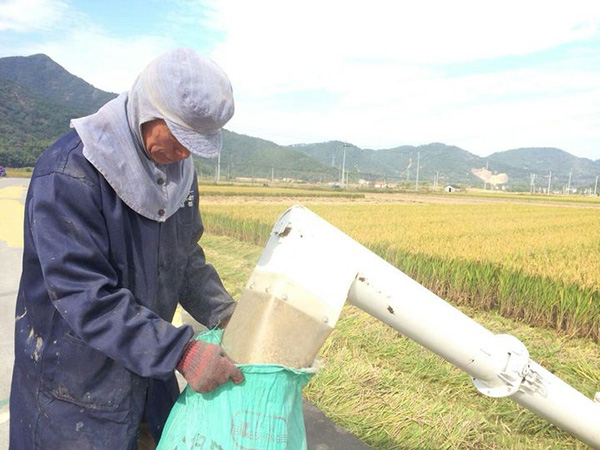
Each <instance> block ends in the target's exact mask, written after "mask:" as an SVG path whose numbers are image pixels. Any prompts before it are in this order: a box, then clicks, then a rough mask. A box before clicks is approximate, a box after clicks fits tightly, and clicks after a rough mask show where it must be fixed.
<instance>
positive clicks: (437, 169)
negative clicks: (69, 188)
mask: <svg viewBox="0 0 600 450" xmlns="http://www.w3.org/2000/svg"><path fill="white" fill-rule="evenodd" d="M114 97H116V94H113V93H110V92H105V91H102V90H99V89H96V88H95V87H93V86H92V85H91V84H89V83H87V82H86V81H84V80H82V79H81V78H79V77H76V76H75V75H72V74H70V73H69V72H67V71H66V70H65V69H64V68H63V67H61V66H60V65H59V64H57V63H55V62H54V61H52V59H50V58H49V57H47V56H46V55H33V56H28V57H22V56H15V57H8V58H0V164H4V165H9V166H27V165H33V164H34V163H35V160H36V159H37V157H38V156H39V154H40V152H41V151H43V149H44V148H45V147H46V146H47V145H48V144H49V143H51V142H52V141H53V140H54V139H56V138H57V137H58V136H60V135H62V134H63V133H65V132H66V131H68V129H69V121H70V119H72V118H74V117H81V116H84V115H87V114H91V113H93V112H95V111H96V110H97V109H98V108H99V107H100V106H102V105H103V104H104V103H106V102H107V101H109V100H111V99H112V98H114ZM344 151H345V161H344ZM343 164H344V167H345V169H346V173H347V176H348V179H349V180H350V182H355V181H357V180H358V179H366V180H370V181H377V180H382V181H383V180H387V181H388V182H395V183H401V184H405V185H408V186H412V185H413V184H414V183H415V181H416V176H417V169H418V173H419V182H420V183H423V184H431V183H432V182H433V179H434V177H436V176H437V177H438V179H439V184H440V185H442V184H464V185H471V186H482V185H483V181H482V180H480V179H479V178H477V177H475V175H473V173H472V172H471V169H473V168H477V169H481V168H485V167H487V168H488V169H489V171H490V172H492V173H493V174H494V173H495V174H497V173H506V174H507V175H508V182H507V183H506V186H507V187H508V188H510V189H523V190H528V189H529V183H530V174H531V173H535V174H536V186H547V181H548V178H544V177H545V176H547V175H548V174H549V172H550V171H552V186H553V188H554V189H561V188H562V187H564V186H565V185H566V184H567V183H568V179H569V174H571V186H572V187H584V186H588V187H589V186H593V183H594V181H595V177H596V176H597V175H598V174H599V173H600V160H599V161H592V160H589V159H585V158H577V157H575V156H573V155H571V154H569V153H567V152H565V151H563V150H560V149H555V148H521V149H515V150H508V151H504V152H497V153H494V154H492V155H490V156H488V157H486V158H482V157H479V156H476V155H474V154H472V153H469V152H467V151H466V150H463V149H461V148H458V147H455V146H451V145H446V144H442V143H432V144H427V145H421V146H399V147H394V148H390V149H383V150H371V149H361V148H359V147H357V146H355V145H352V144H345V143H343V142H341V141H330V142H323V143H315V144H297V145H292V146H280V145H277V144H276V143H274V142H271V141H267V140H264V139H259V138H255V137H252V136H245V135H241V134H237V133H234V132H230V131H226V130H225V132H224V136H223V152H222V154H221V179H223V180H225V179H227V178H229V177H231V178H233V177H237V176H245V177H254V178H271V176H275V177H276V178H294V179H304V180H310V181H319V180H321V181H337V180H339V179H340V177H341V168H342V165H343ZM196 165H197V167H198V169H199V171H200V172H202V174H203V175H214V174H215V171H216V165H217V162H216V160H206V159H202V158H196Z"/></svg>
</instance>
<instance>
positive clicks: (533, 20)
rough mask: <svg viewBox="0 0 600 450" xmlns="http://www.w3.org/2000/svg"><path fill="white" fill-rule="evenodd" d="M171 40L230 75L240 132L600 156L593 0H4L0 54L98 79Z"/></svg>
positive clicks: (115, 75)
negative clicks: (41, 57) (46, 59)
mask: <svg viewBox="0 0 600 450" xmlns="http://www.w3.org/2000/svg"><path fill="white" fill-rule="evenodd" d="M180 45H181V46H187V47H191V48H194V49H196V50H198V51H201V52H203V53H205V54H207V55H208V56H210V57H211V58H213V59H214V60H215V61H216V62H217V63H219V64H220V65H221V66H222V67H223V68H224V69H225V71H226V72H227V73H228V74H229V76H230V78H231V80H232V84H233V87H234V92H235V97H236V115H235V117H234V118H233V119H232V121H231V122H230V123H229V124H228V125H227V126H226V128H228V129H230V130H232V131H236V132H238V133H243V134H249V135H252V136H257V137H260V138H263V139H269V140H272V141H275V142H277V143H279V144H293V143H308V142H322V141H329V140H342V141H346V142H351V143H353V144H355V145H358V146H360V147H362V148H372V149H379V148H391V147H395V146H399V145H421V144H427V143H430V142H444V143H446V144H449V145H456V146H459V147H461V148H464V149H465V150H468V151H470V152H472V153H475V154H478V155H481V156H485V155H487V154H490V153H493V152H495V151H502V150H508V149H513V148H519V147H558V148H561V149H563V150H566V151H568V152H569V153H572V154H574V155H577V156H581V157H588V158H591V159H600V51H599V50H600V2H598V1H596V0H572V1H569V2H564V1H555V0H545V1H540V0H528V1H525V2H524V1H522V0H519V1H516V0H505V1H503V2H482V1H478V0H453V1H452V2H448V1H445V0H421V1H419V2H415V1H412V0H411V1H402V0H397V1H393V0H390V1H386V0H370V1H368V2H367V1H360V2H359V1H351V0H345V1H340V0H329V1H323V0H303V1H302V2H289V1H283V0H277V1H276V0H253V1H247V0H201V1H191V0H176V1H173V0H172V1H168V0H164V1H154V0H146V1H138V0H134V1H126V0H121V1H116V0H104V1H91V0H89V1H82V0H0V56H12V55H30V54H34V53H45V54H47V55H49V56H50V57H51V58H52V59H54V60H55V61H57V62H58V63H59V64H61V65H62V66H63V67H65V68H66V69H67V70H68V71H70V72H71V73H73V74H75V75H77V76H80V77H82V78H83V79H85V80H86V81H89V82H90V83H92V84H94V85H95V86H96V87H99V88H101V89H105V90H109V91H113V92H121V91H124V90H127V89H128V87H129V86H130V84H131V82H132V81H133V80H134V78H135V77H136V75H137V74H138V73H139V71H140V70H142V69H143V68H144V66H145V65H146V64H147V63H148V62H149V61H150V60H152V59H153V58H154V57H156V56H158V55H160V54H161V53H163V52H164V51H166V50H168V49H170V48H172V47H175V46H180Z"/></svg>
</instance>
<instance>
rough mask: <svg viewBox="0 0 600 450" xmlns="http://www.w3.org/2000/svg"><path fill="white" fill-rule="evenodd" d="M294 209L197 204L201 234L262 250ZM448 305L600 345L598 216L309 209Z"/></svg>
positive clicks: (498, 207) (457, 209)
mask: <svg viewBox="0 0 600 450" xmlns="http://www.w3.org/2000/svg"><path fill="white" fill-rule="evenodd" d="M291 204H292V202H290V201H279V202H278V201H271V202H240V203H235V202H233V203H229V202H225V203H210V202H206V203H202V205H201V210H202V213H203V218H204V221H205V225H206V228H207V232H208V233H211V234H215V235H227V236H232V237H235V238H236V239H239V240H242V241H246V242H252V243H255V244H258V245H263V244H264V242H266V239H267V237H268V234H269V232H270V230H271V227H272V226H273V224H274V223H275V220H276V219H277V217H278V216H279V215H280V214H281V213H282V212H283V211H284V210H285V209H286V208H287V207H289V206H290V205H291ZM305 205H306V206H308V207H309V208H310V209H311V210H313V211H314V212H316V213H317V214H319V215H320V216H322V217H323V218H325V219H326V220H328V221H329V222H331V223H332V224H333V225H335V226H336V227H338V228H340V229H341V230H342V231H344V232H345V233H347V234H348V235H350V236H351V237H353V238H354V239H356V240H357V241H359V242H360V243H362V244H363V245H365V246H366V247H368V248H369V249H371V250H373V251H374V252H375V253H377V254H379V255H380V256H381V257H383V258H384V259H386V260H387V261H389V262H390V263H392V264H394V265H395V266H396V267H398V268H399V269H401V270H402V271H404V272H405V273H407V274H408V275H409V276H411V277H413V278H415V279H416V280H417V281H419V282H421V283H422V284H424V285H425V286H427V287H428V288H429V289H431V290H432V291H434V292H436V293H437V294H438V295H440V296H441V297H443V298H445V299H448V300H449V301H451V302H453V303H454V304H459V305H469V306H472V307H474V308H476V309H479V310H483V311H488V310H494V311H498V312H499V313H500V314H502V315H503V316H505V317H512V318H517V319H520V320H523V321H525V322H527V323H529V324H532V325H536V326H544V327H548V328H552V329H556V330H560V331H561V332H563V333H564V334H565V335H567V336H581V337H588V338H592V339H594V340H596V341H597V340H598V339H599V338H600V329H599V328H600V277H599V275H598V274H599V273H600V234H598V232H597V231H598V228H599V227H598V224H599V223H600V208H596V207H586V206H585V205H581V206H578V205H569V206H556V205H538V204H523V203H519V202H489V203H486V202H483V203H482V202H478V203H399V202H384V203H377V202H373V201H369V202H366V201H360V200H359V201H352V202H348V201H346V202H335V201H329V202H319V200H318V199H313V200H310V201H309V202H307V203H305Z"/></svg>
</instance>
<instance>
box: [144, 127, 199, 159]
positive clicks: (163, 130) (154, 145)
mask: <svg viewBox="0 0 600 450" xmlns="http://www.w3.org/2000/svg"><path fill="white" fill-rule="evenodd" d="M142 139H143V140H144V146H145V147H146V152H148V156H149V157H150V159H152V161H154V162H155V163H157V164H169V163H172V162H175V161H182V160H184V159H186V158H188V157H189V156H190V151H189V150H188V149H187V148H185V147H184V146H183V145H181V143H180V142H179V141H178V140H177V139H176V138H175V136H173V133H171V130H169V127H168V126H167V124H166V122H165V121H164V120H162V119H154V120H151V121H150V122H146V123H143V124H142Z"/></svg>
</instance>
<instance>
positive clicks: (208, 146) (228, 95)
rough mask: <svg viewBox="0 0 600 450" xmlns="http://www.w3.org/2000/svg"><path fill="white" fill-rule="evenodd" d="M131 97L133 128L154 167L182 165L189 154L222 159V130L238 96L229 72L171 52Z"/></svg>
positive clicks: (194, 56)
mask: <svg viewBox="0 0 600 450" xmlns="http://www.w3.org/2000/svg"><path fill="white" fill-rule="evenodd" d="M129 97H130V102H131V103H132V105H130V106H132V107H133V108H135V109H136V114H132V116H135V117H136V119H137V124H133V123H131V122H130V123H131V125H132V126H136V127H139V128H138V130H139V132H140V134H141V136H140V137H141V138H142V141H143V143H144V144H145V146H146V150H147V152H148V154H149V155H150V157H151V158H152V159H153V160H154V161H156V162H158V163H160V164H167V163H168V162H173V161H179V160H181V159H185V158H187V156H189V152H192V153H195V154H197V155H198V156H204V157H213V156H217V155H218V154H219V151H220V150H221V145H222V137H221V128H222V127H223V126H224V125H225V124H226V123H227V122H228V121H229V119H231V117H232V116H233V113H234V103H233V92H232V89H231V83H230V82H229V78H227V75H226V74H225V72H223V70H222V69H221V68H220V67H219V66H217V65H216V64H215V63H214V62H213V61H211V60H210V59H208V58H205V57H203V56H201V55H200V54H198V53H196V52H195V51H193V50H191V49H186V48H177V49H174V50H171V51H170V52H167V53H165V54H164V55H162V56H160V57H159V58H157V59H155V60H154V61H152V62H151V63H150V64H149V65H148V66H147V67H146V68H145V69H144V70H143V71H142V73H141V74H140V76H139V77H138V78H137V80H136V81H135V83H134V84H133V87H132V88H131V91H130V95H129ZM130 119H131V117H130ZM157 119H159V120H158V121H157ZM149 146H151V147H152V148H150V147H149ZM179 148H182V149H183V150H186V151H187V154H186V153H185V152H179V151H177V150H178V149H179ZM184 155H185V156H184Z"/></svg>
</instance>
